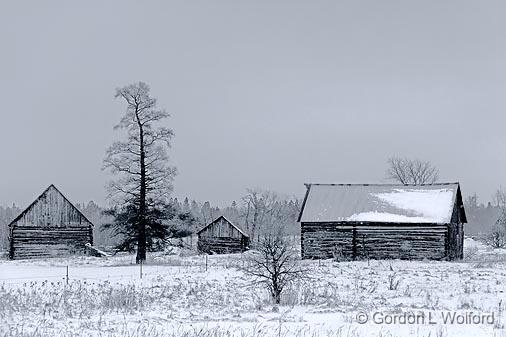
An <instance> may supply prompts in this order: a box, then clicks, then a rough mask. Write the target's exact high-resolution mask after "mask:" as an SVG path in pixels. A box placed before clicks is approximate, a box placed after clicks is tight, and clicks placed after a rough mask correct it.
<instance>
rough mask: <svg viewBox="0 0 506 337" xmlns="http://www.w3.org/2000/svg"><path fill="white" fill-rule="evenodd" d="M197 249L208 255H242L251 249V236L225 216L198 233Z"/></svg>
mask: <svg viewBox="0 0 506 337" xmlns="http://www.w3.org/2000/svg"><path fill="white" fill-rule="evenodd" d="M197 235H198V242H197V248H198V250H199V251H200V252H202V253H207V254H228V253H242V252H244V251H246V250H248V249H249V236H248V235H247V234H246V232H245V231H243V230H242V229H241V228H239V227H238V226H236V225H234V224H233V223H232V222H230V221H228V220H227V219H226V218H225V217H224V216H220V217H218V218H217V219H216V220H214V221H213V222H211V223H210V224H208V225H207V226H205V227H204V228H202V229H201V230H199V231H198V232H197Z"/></svg>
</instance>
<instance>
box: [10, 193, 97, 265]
mask: <svg viewBox="0 0 506 337" xmlns="http://www.w3.org/2000/svg"><path fill="white" fill-rule="evenodd" d="M87 243H89V244H93V224H92V223H91V221H89V220H88V219H87V218H86V217H85V216H84V215H83V214H82V213H81V211H79V210H78V209H77V208H76V207H75V206H74V205H72V203H71V202H70V201H69V200H68V199H67V198H66V197H65V196H64V195H63V194H62V193H61V192H60V191H59V190H58V189H57V188H56V187H55V186H54V185H51V186H49V187H48V188H47V189H46V190H45V191H44V192H43V193H42V194H41V195H40V196H39V197H38V198H37V199H36V200H35V201H34V202H33V203H31V204H30V206H28V207H27V208H26V209H25V210H24V211H23V212H21V214H19V215H18V216H17V217H16V218H15V219H14V220H13V221H12V222H11V223H10V224H9V244H10V249H9V258H11V259H22V258H35V257H53V256H66V255H70V254H84V253H85V252H86V244H87Z"/></svg>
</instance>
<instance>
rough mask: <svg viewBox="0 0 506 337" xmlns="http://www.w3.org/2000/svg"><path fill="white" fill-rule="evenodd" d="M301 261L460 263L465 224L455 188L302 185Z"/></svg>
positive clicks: (439, 186) (450, 185) (454, 184)
mask: <svg viewBox="0 0 506 337" xmlns="http://www.w3.org/2000/svg"><path fill="white" fill-rule="evenodd" d="M306 188H307V191H306V196H305V198H304V201H303V205H302V209H301V212H300V215H299V222H300V223H301V251H302V258H304V259H320V258H332V257H335V258H343V259H414V260H420V259H434V260H456V259H462V258H463V246H464V226H463V224H464V223H466V222H467V220H466V213H465V211H464V206H463V203H462V194H461V191H460V185H459V184H458V183H444V184H430V185H391V184H388V185H386V184H306Z"/></svg>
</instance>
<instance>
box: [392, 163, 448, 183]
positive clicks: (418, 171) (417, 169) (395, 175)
mask: <svg viewBox="0 0 506 337" xmlns="http://www.w3.org/2000/svg"><path fill="white" fill-rule="evenodd" d="M387 177H388V178H389V179H391V180H394V181H397V182H399V183H401V184H415V185H420V184H433V183H435V182H436V181H437V180H438V178H439V170H438V169H437V168H436V167H435V166H434V165H432V164H431V163H430V162H428V161H421V160H418V159H407V158H399V157H392V158H389V159H388V168H387Z"/></svg>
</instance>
